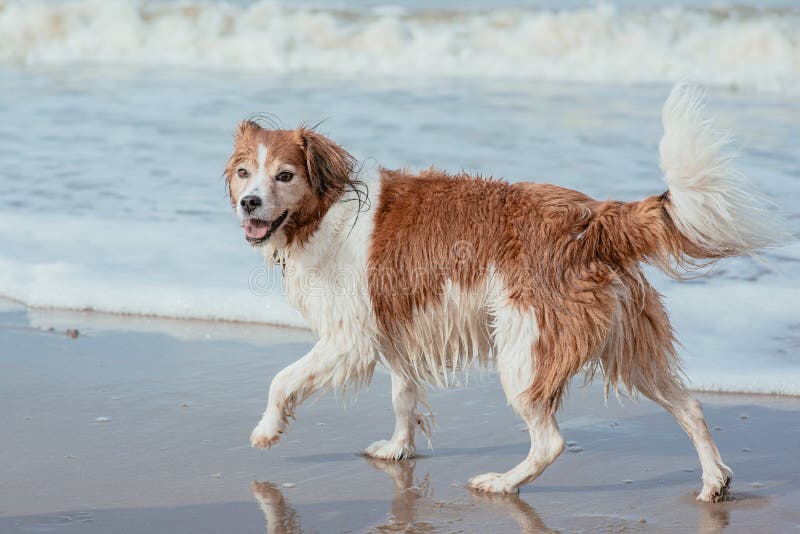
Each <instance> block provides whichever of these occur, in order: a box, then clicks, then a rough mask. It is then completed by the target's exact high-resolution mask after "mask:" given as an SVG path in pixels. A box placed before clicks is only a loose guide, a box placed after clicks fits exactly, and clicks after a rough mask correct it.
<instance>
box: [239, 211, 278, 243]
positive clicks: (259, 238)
mask: <svg viewBox="0 0 800 534" xmlns="http://www.w3.org/2000/svg"><path fill="white" fill-rule="evenodd" d="M288 215H289V210H286V211H284V212H283V213H282V214H281V216H280V217H278V218H277V219H275V220H274V221H265V220H264V219H247V220H246V221H245V222H244V224H243V225H242V227H243V228H244V234H245V237H246V238H247V241H249V242H250V244H253V245H255V244H258V243H263V242H264V241H266V240H267V239H269V237H270V236H271V235H272V232H274V231H275V230H277V229H278V227H279V226H280V225H281V224H283V221H285V220H286V217H287V216H288Z"/></svg>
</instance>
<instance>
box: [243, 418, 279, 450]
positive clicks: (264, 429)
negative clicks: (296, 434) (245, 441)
mask: <svg viewBox="0 0 800 534" xmlns="http://www.w3.org/2000/svg"><path fill="white" fill-rule="evenodd" d="M282 433H283V431H282V430H280V429H278V428H275V427H274V426H268V425H262V424H261V423H259V424H258V426H256V427H255V428H254V429H253V433H252V434H250V445H252V446H253V447H256V448H259V449H268V448H270V447H272V446H273V445H275V444H276V443H278V442H279V441H280V440H281V434H282Z"/></svg>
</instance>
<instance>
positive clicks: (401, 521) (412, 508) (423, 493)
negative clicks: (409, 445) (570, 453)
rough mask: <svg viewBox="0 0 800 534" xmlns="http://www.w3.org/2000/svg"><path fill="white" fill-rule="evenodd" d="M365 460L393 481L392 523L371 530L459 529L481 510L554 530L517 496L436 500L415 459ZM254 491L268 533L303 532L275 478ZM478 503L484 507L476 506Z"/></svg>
mask: <svg viewBox="0 0 800 534" xmlns="http://www.w3.org/2000/svg"><path fill="white" fill-rule="evenodd" d="M365 460H366V462H367V463H368V464H369V465H370V466H371V467H373V468H374V469H376V470H378V471H380V472H382V473H385V474H386V475H387V476H388V477H389V479H390V480H391V482H392V504H391V508H390V511H389V518H388V521H387V522H386V523H384V524H382V525H378V526H376V527H373V528H371V529H370V530H371V531H372V532H409V533H423V532H431V531H436V530H438V529H439V528H438V527H439V526H445V525H451V526H452V527H453V528H456V527H457V523H458V522H460V521H461V520H462V519H463V518H464V516H466V515H474V514H475V513H476V512H478V513H481V511H487V512H494V513H497V512H498V511H499V512H501V513H504V514H507V515H508V516H509V517H510V518H511V519H513V520H514V521H515V522H516V523H517V525H518V527H519V532H522V533H525V534H538V533H543V532H552V530H550V529H548V528H547V527H546V526H545V524H544V523H543V522H542V520H541V519H540V518H539V516H538V515H537V514H536V512H535V511H534V509H533V508H532V507H531V506H530V505H529V504H528V503H526V502H525V501H523V500H522V499H520V498H519V497H518V496H517V495H491V494H485V493H478V492H472V502H471V503H460V504H459V503H456V502H436V501H434V500H433V498H432V497H433V496H432V491H431V485H430V476H429V475H428V474H426V475H425V476H424V477H423V478H422V479H421V480H415V477H414V471H415V469H416V461H414V460H406V461H403V462H390V461H382V460H375V459H373V458H369V457H365ZM253 495H254V496H255V498H256V501H258V505H259V507H260V508H261V510H262V511H263V512H264V518H265V519H266V522H267V533H268V534H295V533H301V532H302V531H303V530H302V528H301V526H300V517H299V514H298V513H297V512H296V511H295V509H294V508H293V507H292V506H291V505H290V504H289V503H288V501H287V500H286V498H285V497H284V496H283V493H281V491H280V490H279V489H278V487H277V486H275V485H274V484H272V483H270V482H253ZM476 506H477V507H478V508H482V509H484V510H476V509H475V507H476ZM484 519H485V518H482V519H481V520H482V521H483V520H484ZM456 529H457V528H456ZM445 530H448V529H445ZM449 530H452V529H449Z"/></svg>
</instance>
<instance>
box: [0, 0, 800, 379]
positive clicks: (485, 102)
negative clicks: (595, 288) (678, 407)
mask: <svg viewBox="0 0 800 534" xmlns="http://www.w3.org/2000/svg"><path fill="white" fill-rule="evenodd" d="M78 4H79V5H84V6H90V5H92V3H87V2H79V3H78ZM25 5H27V6H30V5H39V4H38V3H36V2H34V3H31V4H25ZM53 5H57V6H60V5H61V4H58V3H56V4H53ZM107 5H112V6H113V5H117V8H118V9H123V8H126V9H128V8H131V5H133V4H132V3H130V2H116V3H109V4H107ZM154 5H155V4H136V6H139V9H145V8H147V9H155V7H154ZM159 5H164V6H168V7H169V6H171V4H170V3H169V2H167V3H160V4H159ZM476 5H477V4H476ZM9 6H10V7H9ZM20 6H23V4H18V3H14V2H12V3H8V4H7V5H6V6H5V8H3V7H0V21H5V22H4V23H5V24H8V17H9V15H8V13H9V10H11V9H18V10H19V9H22V11H23V12H25V13H27V11H26V9H28V8H27V7H24V6H23V7H20ZM120 6H121V7H120ZM126 6H127V7H126ZM142 6H144V7H142ZM203 6H205V7H204V8H203V9H206V10H213V9H217V8H216V7H214V6H213V5H211V4H203ZM237 6H238V7H236V6H234V7H232V8H230V9H244V8H243V7H241V6H239V5H238V4H237ZM256 7H257V6H256ZM473 7H474V6H473ZM479 7H480V6H479ZM262 8H263V9H267V8H266V7H263V6H262ZM31 9H32V8H31ZM43 9H44V8H43ZM53 9H55V8H53ZM104 9H106V10H107V11H102V12H103V13H107V14H108V16H118V15H119V13H118V12H117V11H114V9H113V8H111V7H106V8H104ZM169 9H171V7H169ZM219 9H222V8H219ZM252 9H255V8H252ZM270 9H272V8H270ZM275 9H277V8H275ZM298 9H300V8H298ZM302 9H306V10H307V11H308V13H311V14H313V13H316V11H314V9H312V8H309V7H305V8H302ZM370 9H372V8H370ZM625 9H626V8H620V12H619V13H617V14H615V15H614V16H619V17H626V16H631V17H632V16H634V15H627V14H626V13H627V11H625ZM703 9H705V8H703ZM90 12H92V11H90ZM92 13H94V12H92ZM304 13H305V12H304ZM326 13H327V12H326ZM370 13H372V11H370ZM537 13H538V12H537ZM570 13H571V12H567V13H566V15H564V16H570ZM682 13H683V12H682ZM704 13H705V12H704ZM48 14H49V15H52V13H51V12H49V11H47V10H45V15H48ZM49 15H48V16H49ZM539 15H541V13H540V14H539ZM762 15H763V16H769V17H777V18H778V19H780V21H781V24H777V25H776V26H775V28H779V27H780V28H782V27H783V26H782V24H783V25H785V24H789V25H790V26H791V25H793V24H794V20H795V19H794V18H792V17H795V16H796V15H797V13H796V11H795V10H794V9H793V8H792V9H789V8H785V7H780V8H777V7H775V8H770V9H768V10H767V11H766V14H765V15H764V14H763V13H762V14H761V15H759V14H758V13H757V14H755V15H753V14H749V15H747V16H745V15H736V16H733V15H731V16H729V17H728V18H727V19H726V20H728V19H731V20H739V19H742V18H744V19H746V20H747V21H751V20H752V17H760V16H762ZM20 16H21V15H20ZM26 16H28V17H31V16H33V15H30V14H28V15H26ZM42 16H44V15H42ZM172 16H177V15H175V14H174V13H173V15H172ZM309 16H311V15H309ZM329 16H336V17H341V16H343V15H341V13H339V14H336V15H331V14H329ZM370 16H374V17H379V14H374V13H373V15H370ZM414 16H416V15H414ZM464 16H467V15H464ZM469 16H473V15H469ZM531 16H533V15H531ZM542 16H543V15H542ZM654 16H655V15H654ZM703 16H706V15H703ZM748 17H750V18H748ZM781 17H783V18H781ZM26 20H27V19H26ZM48 20H49V19H48ZM70 20H72V19H70ZM76 20H79V21H80V20H83V19H76ZM91 20H92V19H91V17H89V21H90V22H91ZM114 20H115V21H116V22H115V23H121V21H119V20H117V19H114ZM84 22H85V21H84ZM373 22H374V21H373ZM417 22H418V21H417ZM748 23H749V22H748ZM75 24H78V22H75ZM420 24H421V23H420ZM425 24H438V22H430V21H428V22H426V23H425ZM452 24H455V23H454V22H453V23H452ZM761 24H762V25H763V26H764V27H765V28H772V26H770V24H768V23H767V22H765V21H764V20H762V21H761ZM66 27H67V28H71V27H72V26H66ZM76 27H77V26H76ZM136 29H137V31H140V32H146V31H150V30H148V29H147V28H146V27H142V26H136ZM151 29H152V28H151ZM251 30H252V31H253V32H255V36H251V37H250V39H251V41H249V42H250V45H252V47H253V48H252V49H253V50H258V49H259V48H258V44H259V42H260V41H258V38H260V37H259V35H260V34H259V33H258V31H259V30H258V28H251ZM64 31H65V32H66V33H65V34H64V35H66V36H67V37H69V36H73V37H74V36H75V35H77V34H75V33H74V32H73V33H71V30H69V31H67V30H64ZM75 31H77V30H75ZM153 31H154V30H153ZM176 31H177V30H176ZM415 31H417V30H415ZM419 31H423V30H419ZM775 31H778V30H777V29H776V30H775ZM423 33H424V32H423ZM412 34H414V32H412ZM148 35H150V34H148ZM67 37H65V38H64V39H62V40H61V41H58V40H56V41H53V42H51V43H49V44H48V46H50V47H51V48H53V47H55V48H53V49H54V50H58V49H62V51H63V52H64V54H62V55H61V56H52V57H51V56H48V57H44V56H42V55H41V54H40V55H38V56H37V55H36V54H39V52H36V50H39V48H37V46H39V45H38V44H37V43H38V41H36V42H33V41H31V42H30V43H28V46H29V48H28V49H27V50H28V51H29V53H27V55H26V54H19V53H15V54H16V55H14V54H11V55H10V56H9V53H4V54H5V55H3V54H0V57H5V58H6V59H5V61H4V62H2V63H0V161H2V162H3V165H2V166H0V191H2V193H1V194H0V295H2V296H6V297H11V298H13V299H16V300H19V301H21V302H23V303H26V304H28V305H30V306H37V307H55V308H70V309H94V310H100V311H108V312H115V313H130V314H139V315H148V314H150V315H161V316H165V317H176V318H204V319H225V320H239V321H255V322H269V323H276V324H287V325H295V326H301V325H302V324H303V322H302V319H301V318H300V317H299V315H298V314H297V313H296V312H295V311H294V310H291V309H290V308H289V307H288V306H287V305H286V303H285V300H284V299H283V298H282V296H281V295H280V291H278V290H277V289H274V282H275V280H276V275H275V273H273V272H272V271H266V270H265V269H264V268H263V267H262V262H261V258H260V257H259V256H258V255H257V254H256V253H254V252H253V251H251V250H250V249H249V248H248V247H247V246H246V245H245V243H244V240H243V238H242V235H241V230H240V229H239V228H238V227H237V225H236V223H235V220H234V218H233V216H232V214H231V212H230V208H229V205H228V201H227V199H226V198H225V190H224V187H223V182H222V180H221V178H220V173H221V171H222V168H223V165H224V162H225V159H226V157H227V155H228V153H229V150H230V146H231V133H232V130H233V127H234V125H235V124H236V122H237V121H239V120H240V119H242V118H244V117H248V116H251V115H252V114H254V113H260V112H266V113H272V114H274V115H275V116H277V117H278V119H279V120H280V121H281V122H282V123H283V124H284V125H286V126H294V125H296V124H298V123H301V122H307V123H311V124H315V123H317V122H319V121H321V120H324V121H325V122H324V123H323V124H322V126H321V130H322V131H323V132H324V133H327V134H329V135H330V136H331V137H332V138H334V139H335V140H336V141H337V142H339V143H341V144H343V145H344V146H345V147H347V148H348V149H349V150H351V151H353V152H354V153H355V154H356V155H357V156H358V157H359V158H361V159H366V160H369V161H377V162H380V163H381V164H383V165H385V166H389V167H392V166H409V167H412V168H421V167H427V166H429V165H431V164H436V165H438V166H441V167H444V168H446V169H448V170H452V171H457V170H460V169H465V170H467V171H470V172H480V173H483V174H491V175H495V176H503V177H506V178H507V179H509V180H512V181H516V180H531V181H540V182H552V183H556V184H559V185H563V186H566V187H571V188H575V189H579V190H582V191H585V192H587V193H588V194H591V195H593V196H595V197H597V198H619V199H623V200H633V199H638V198H642V197H644V196H646V195H649V194H654V193H659V192H661V191H662V190H663V187H664V186H663V183H662V182H661V181H660V171H659V168H658V160H657V144H658V140H659V137H660V134H661V125H660V107H661V104H662V103H663V100H664V98H665V97H666V95H667V93H668V91H669V86H670V85H669V83H667V82H666V80H669V79H672V77H671V73H665V74H664V76H663V80H664V81H663V82H656V83H629V82H630V81H631V79H630V78H625V77H620V78H619V79H617V78H614V77H613V76H612V75H609V77H608V79H606V80H605V81H604V82H603V83H583V82H579V81H577V80H578V79H579V78H575V79H564V80H562V81H543V80H542V79H540V78H537V77H536V76H535V75H534V74H532V73H530V72H529V73H527V74H525V75H524V76H515V75H511V74H503V73H498V72H495V73H494V74H493V75H491V76H482V77H480V78H476V77H475V76H472V75H471V73H470V72H469V71H467V72H465V73H463V74H466V76H463V75H462V76H454V75H453V71H451V70H448V69H442V70H441V72H438V73H431V72H428V71H425V70H424V69H423V70H413V71H412V72H413V73H414V74H415V75H414V76H406V77H404V76H402V74H403V73H404V72H405V71H403V70H402V69H399V67H398V69H399V70H398V71H397V72H396V73H394V74H396V75H394V74H392V73H389V74H387V73H386V72H383V71H380V69H378V72H375V73H371V72H368V71H365V70H363V69H362V70H358V69H356V70H350V71H348V70H347V69H344V70H345V74H339V75H336V76H334V75H332V74H331V72H330V69H325V68H317V66H315V65H313V64H310V63H309V64H299V65H298V64H293V67H292V68H283V69H278V70H277V71H276V70H275V69H270V68H266V67H265V68H264V70H263V71H259V69H257V68H253V66H252V65H249V64H245V63H240V62H237V61H233V62H231V63H230V64H224V65H220V64H218V63H215V62H214V61H210V64H211V65H212V66H214V68H212V69H205V70H199V69H197V68H196V67H197V64H198V61H200V59H202V58H200V56H198V57H197V58H195V57H194V56H191V57H188V58H183V59H181V60H175V61H173V60H172V59H169V57H167V56H168V55H169V54H166V52H168V50H166V51H165V54H166V56H164V57H161V56H160V55H159V54H157V53H155V52H154V51H152V50H150V51H149V52H147V53H146V54H145V53H143V54H144V55H142V56H141V57H140V58H139V59H140V60H136V61H134V60H130V57H129V55H126V54H127V52H125V50H126V49H124V48H119V47H118V48H114V47H113V46H110V44H109V43H111V42H112V41H108V40H107V41H104V43H105V44H106V45H108V46H106V48H104V49H103V50H102V51H101V50H100V48H98V55H97V57H95V56H94V55H86V54H85V53H81V54H82V55H80V57H81V58H82V59H84V60H87V61H82V62H76V61H75V58H74V57H71V56H70V55H69V52H70V50H72V48H71V47H72V46H77V45H75V44H74V43H73V44H70V43H71V41H69V39H68V38H67ZM93 38H96V39H102V38H103V37H102V35H99V36H98V35H95V36H94V37H93ZM75 39H77V37H75ZM34 41H35V40H34ZM223 41H224V40H223ZM81 42H82V41H81ZM221 42H222V41H221ZM59 43H60V44H59ZM193 43H194V45H193V46H194V47H195V48H192V47H189V49H188V50H184V53H185V54H192V53H198V54H199V53H200V52H202V50H204V49H205V48H204V47H206V46H208V47H211V49H212V52H213V50H218V49H219V47H220V46H223V45H225V46H227V44H225V43H227V41H224V42H222V44H220V43H217V42H216V41H214V42H212V43H211V44H208V43H205V42H204V41H203V42H197V41H193ZM204 43H205V44H204ZM454 43H455V44H453V43H451V44H452V46H454V47H458V46H461V45H459V44H458V43H457V42H455V41H454ZM90 44H91V43H90ZM162 44H163V43H162ZM239 44H240V45H241V43H239ZM0 46H5V47H6V48H2V49H0V50H5V51H6V52H8V50H9V48H8V47H9V45H8V43H6V44H4V45H0ZM87 46H89V45H87ZM215 47H216V48H215ZM101 48H102V47H101ZM115 50H116V52H115V53H117V54H118V56H114V57H105V56H103V55H102V54H106V55H107V54H109V53H111V52H113V51H115ZM461 50H462V52H463V53H465V54H468V53H469V48H463V47H462V48H461ZM110 51H111V52H110ZM73 52H74V50H73ZM101 52H102V53H101ZM307 52H308V53H309V54H311V55H313V54H314V53H315V52H314V50H313V49H309V50H307ZM75 53H77V52H75ZM348 53H349V52H348ZM606 53H608V54H612V55H613V53H614V52H613V50H612V51H611V52H609V51H606ZM282 57H284V56H282ZM286 57H289V59H287V60H286V61H289V62H290V63H291V61H290V59H291V57H290V56H285V57H284V59H285V58H286ZM498 57H501V56H498ZM165 58H166V59H165ZM193 58H194V59H193ZM198 58H199V59H198ZM237 58H238V56H237ZM95 59H97V60H98V62H97V63H96V64H87V62H88V63H93V62H94V60H95ZM99 60H102V61H99ZM316 60H319V61H323V60H324V58H323V59H320V58H319V57H317V59H316ZM316 60H315V61H316ZM309 61H311V60H310V59H309ZM325 61H327V60H325ZM476 61H477V60H476ZM23 63H24V64H23ZM401 63H402V62H400V60H397V62H395V64H396V65H400V64H401ZM167 64H169V66H167ZM295 67H296V68H295ZM403 68H405V69H413V68H414V67H413V65H412V66H409V65H405V66H404V67H403ZM688 70H691V69H688ZM796 70H797V69H796V67H794V70H791V69H790V70H789V71H787V72H789V78H786V79H791V80H793V79H794V78H791V77H792V76H796V75H797V72H796ZM748 72H749V71H748ZM709 76H711V77H712V78H713V73H712V74H709ZM549 77H550V76H549V75H546V74H545V75H544V76H542V78H549ZM565 78H566V77H565ZM710 81H712V82H713V79H712V80H710ZM718 81H719V83H718V84H713V83H712V87H711V88H710V90H709V108H710V110H711V112H712V113H713V114H714V115H715V116H716V117H717V118H718V122H719V124H720V125H721V126H723V127H725V128H730V129H732V130H733V131H735V132H736V134H737V139H738V149H739V151H740V153H739V159H738V166H739V168H740V169H742V170H743V171H744V172H745V173H747V174H748V175H750V176H751V177H752V178H753V180H754V181H755V182H756V183H757V184H758V185H759V186H760V187H761V188H762V189H763V190H764V191H765V192H766V193H768V194H769V195H771V196H772V198H774V199H775V200H776V202H777V203H778V204H779V206H780V207H781V209H782V210H783V211H784V212H785V213H786V214H787V216H788V217H789V218H790V226H791V228H792V229H793V230H795V231H797V230H798V226H800V223H798V221H799V220H800V209H798V208H797V206H798V205H799V204H798V201H799V200H800V183H799V182H798V178H800V153H798V151H797V141H796V140H797V139H798V138H800V121H799V120H798V118H799V117H800V98H798V96H796V94H795V93H792V92H791V91H787V90H783V89H781V88H779V87H777V86H775V87H766V86H758V84H752V83H750V82H749V81H748V80H747V79H745V78H741V79H738V80H737V81H736V82H735V83H734V85H735V86H736V87H737V89H735V90H732V89H730V88H729V86H730V85H731V82H730V80H726V79H719V80H718ZM623 82H624V83H623ZM762 260H766V261H759V260H754V259H749V258H748V259H739V260H735V261H726V262H723V263H722V264H721V265H719V266H718V268H717V269H716V270H715V271H714V272H713V273H712V274H711V276H709V277H707V278H704V279H701V280H698V281H694V282H690V283H677V282H674V281H671V280H669V279H667V278H666V277H664V276H663V275H661V274H660V273H653V279H654V281H655V284H656V286H657V287H658V288H659V289H660V290H662V292H663V293H664V294H665V295H666V297H667V304H668V306H669V307H670V309H671V311H672V313H673V318H674V321H675V325H676V327H677V330H678V333H679V337H680V339H681V340H682V342H683V343H684V345H685V347H686V349H685V350H684V351H683V355H684V357H685V358H686V362H687V371H688V375H689V378H690V381H691V383H692V385H693V386H694V387H696V388H700V389H710V390H719V389H721V390H733V391H756V392H768V393H793V394H800V359H799V358H798V349H799V348H800V321H799V320H798V317H800V289H799V288H798V285H797V279H798V275H799V274H800V267H798V264H799V263H798V262H800V246H798V245H797V244H796V243H795V244H791V245H789V246H786V247H784V248H781V249H778V250H774V251H771V252H769V253H766V254H764V256H763V258H762Z"/></svg>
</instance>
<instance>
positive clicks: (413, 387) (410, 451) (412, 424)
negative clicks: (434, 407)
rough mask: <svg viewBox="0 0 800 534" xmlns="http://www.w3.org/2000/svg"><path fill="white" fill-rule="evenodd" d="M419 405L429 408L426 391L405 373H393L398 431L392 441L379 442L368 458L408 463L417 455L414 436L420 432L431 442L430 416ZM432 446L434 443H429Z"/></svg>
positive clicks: (393, 403)
mask: <svg viewBox="0 0 800 534" xmlns="http://www.w3.org/2000/svg"><path fill="white" fill-rule="evenodd" d="M418 404H422V405H424V406H426V407H427V402H426V401H425V390H424V389H423V388H422V386H421V385H419V384H418V383H416V382H415V381H414V380H413V379H411V378H410V377H408V376H407V375H406V374H405V373H404V372H402V371H397V370H394V369H393V370H392V406H393V407H394V416H395V428H394V434H393V435H392V439H390V440H388V441H387V440H381V441H376V442H375V443H373V444H372V445H370V446H369V447H367V448H366V450H365V451H364V454H366V455H367V456H371V457H372V458H377V459H379V460H405V459H406V458H413V457H414V455H415V454H416V450H417V449H416V446H415V444H414V433H415V431H416V429H417V428H419V429H420V430H421V431H422V433H423V434H425V436H426V437H427V438H428V439H429V440H430V432H431V420H430V416H428V417H426V416H424V415H423V414H422V413H421V412H420V411H419V408H418ZM429 443H430V441H429Z"/></svg>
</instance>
